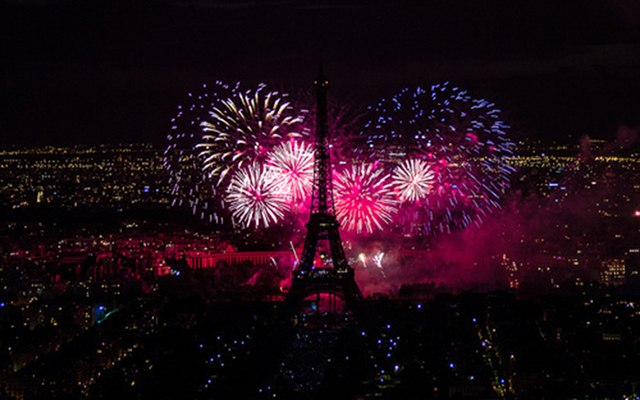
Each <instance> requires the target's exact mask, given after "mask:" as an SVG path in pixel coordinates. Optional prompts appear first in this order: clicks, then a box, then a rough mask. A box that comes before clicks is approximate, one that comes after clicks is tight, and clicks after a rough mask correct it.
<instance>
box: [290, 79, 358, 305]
mask: <svg viewBox="0 0 640 400" xmlns="http://www.w3.org/2000/svg"><path fill="white" fill-rule="evenodd" d="M328 85H329V82H328V81H327V78H326V77H325V76H324V74H323V73H322V69H321V71H320V75H318V77H317V78H316V80H315V82H314V86H315V89H316V127H315V128H316V132H315V162H314V170H313V172H314V178H313V193H312V199H311V213H310V215H309V222H308V223H307V225H306V227H307V237H306V239H305V243H304V249H303V250H302V257H301V260H300V264H299V266H298V268H297V269H296V270H294V271H293V277H292V283H291V289H290V290H289V293H288V294H287V301H288V302H289V303H290V304H294V305H297V306H298V307H299V306H300V305H301V304H302V301H303V300H304V299H305V298H306V297H308V296H310V295H313V294H319V293H327V294H331V295H334V296H338V297H341V298H342V299H343V300H344V301H345V302H346V304H347V307H348V308H350V309H351V310H352V311H353V310H354V309H355V308H356V307H357V302H358V301H359V300H361V299H362V293H361V292H360V289H359V288H358V285H357V284H356V281H355V279H354V271H353V268H351V267H350V266H349V264H348V262H347V257H346V256H345V253H344V248H343V247H342V241H341V240H340V233H339V232H338V227H339V226H340V224H339V223H338V221H337V219H336V212H335V207H334V198H333V183H332V181H331V160H330V158H329V132H328V129H327V89H328Z"/></svg>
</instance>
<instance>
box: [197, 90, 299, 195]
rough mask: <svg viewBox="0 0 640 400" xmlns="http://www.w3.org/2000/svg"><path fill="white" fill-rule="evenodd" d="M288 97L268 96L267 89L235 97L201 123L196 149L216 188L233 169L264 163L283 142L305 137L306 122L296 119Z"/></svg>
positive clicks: (239, 94) (213, 110) (213, 111)
mask: <svg viewBox="0 0 640 400" xmlns="http://www.w3.org/2000/svg"><path fill="white" fill-rule="evenodd" d="M285 96H286V95H280V94H279V93H278V92H267V91H266V90H265V86H264V85H260V86H259V87H258V89H257V90H255V91H247V92H245V93H238V92H236V93H234V96H232V97H229V98H227V99H225V100H223V101H221V102H219V104H216V105H214V107H213V109H212V110H211V112H210V118H209V119H208V120H206V121H203V122H202V123H201V125H202V128H203V131H204V135H203V137H202V139H203V141H202V142H201V143H198V144H197V145H196V148H197V149H199V151H200V152H199V153H198V156H199V157H201V158H202V159H203V169H204V171H206V173H207V174H208V176H209V177H210V178H213V177H215V176H217V178H218V181H217V185H220V184H221V183H222V182H223V180H224V179H225V177H226V176H227V175H228V174H229V173H230V172H232V171H233V169H234V168H242V166H243V165H244V164H245V163H248V162H254V161H263V160H264V159H265V158H266V157H267V155H268V153H269V152H270V151H272V150H273V148H274V147H275V146H277V145H278V144H279V143H281V141H282V140H283V139H284V138H295V137H302V136H305V135H306V132H305V131H304V130H303V129H302V123H303V122H304V118H303V116H302V115H294V112H293V110H292V107H291V104H290V103H289V102H286V101H284V100H283V98H284V97H285Z"/></svg>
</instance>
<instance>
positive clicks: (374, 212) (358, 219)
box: [334, 164, 397, 233]
mask: <svg viewBox="0 0 640 400" xmlns="http://www.w3.org/2000/svg"><path fill="white" fill-rule="evenodd" d="M334 187H335V196H336V216H337V218H338V221H339V222H340V224H341V225H342V226H343V227H345V228H346V229H347V230H350V231H355V232H356V233H360V232H362V231H365V230H366V231H367V232H369V233H372V232H373V231H374V228H377V229H380V230H382V229H384V226H385V225H387V224H389V222H391V221H392V219H393V214H394V213H395V212H396V211H397V200H396V198H395V195H394V193H393V190H392V183H391V179H390V177H389V175H387V174H385V173H384V172H383V170H382V169H380V168H376V165H375V164H355V165H352V166H351V168H347V169H345V170H344V171H343V172H342V173H338V174H337V175H336V179H335V186H334Z"/></svg>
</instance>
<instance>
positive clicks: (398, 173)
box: [393, 159, 435, 202]
mask: <svg viewBox="0 0 640 400" xmlns="http://www.w3.org/2000/svg"><path fill="white" fill-rule="evenodd" d="M434 181H435V180H434V173H433V171H432V170H431V168H430V167H429V165H428V164H427V163H426V162H425V161H422V160H416V159H408V160H405V161H403V162H402V163H401V164H400V165H398V167H396V169H395V170H394V172H393V185H394V187H395V189H396V190H397V191H398V196H399V197H400V201H402V202H406V201H419V200H420V199H423V198H425V197H426V196H427V195H428V194H429V193H430V192H431V188H432V186H433V183H434Z"/></svg>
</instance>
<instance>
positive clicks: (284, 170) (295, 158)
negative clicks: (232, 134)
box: [266, 140, 314, 203]
mask: <svg viewBox="0 0 640 400" xmlns="http://www.w3.org/2000/svg"><path fill="white" fill-rule="evenodd" d="M313 159H314V154H313V148H312V147H311V146H310V145H308V144H307V143H305V142H302V141H296V140H289V141H288V142H286V143H283V144H280V145H278V146H276V148H275V149H274V150H273V152H271V153H270V154H269V157H268V158H267V162H266V163H267V165H269V167H271V168H272V169H273V172H274V174H275V176H276V177H277V180H278V186H279V187H280V190H282V191H283V193H284V194H285V195H286V196H287V197H288V198H290V199H291V200H292V201H293V202H294V203H299V202H302V201H304V200H305V199H306V198H307V197H308V196H309V194H310V193H311V187H312V185H313Z"/></svg>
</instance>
